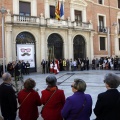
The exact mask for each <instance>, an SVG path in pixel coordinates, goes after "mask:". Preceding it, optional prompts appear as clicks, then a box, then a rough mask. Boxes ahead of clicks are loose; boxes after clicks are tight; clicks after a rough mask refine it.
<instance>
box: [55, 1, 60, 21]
mask: <svg viewBox="0 0 120 120" xmlns="http://www.w3.org/2000/svg"><path fill="white" fill-rule="evenodd" d="M55 18H56V19H57V20H60V9H59V0H58V2H57V4H56V8H55Z"/></svg>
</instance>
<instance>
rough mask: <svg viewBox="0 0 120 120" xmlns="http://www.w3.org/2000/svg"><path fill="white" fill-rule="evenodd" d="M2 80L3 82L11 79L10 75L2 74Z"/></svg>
mask: <svg viewBox="0 0 120 120" xmlns="http://www.w3.org/2000/svg"><path fill="white" fill-rule="evenodd" d="M2 79H3V81H8V80H10V79H11V75H10V73H7V72H6V73H4V74H3V75H2Z"/></svg>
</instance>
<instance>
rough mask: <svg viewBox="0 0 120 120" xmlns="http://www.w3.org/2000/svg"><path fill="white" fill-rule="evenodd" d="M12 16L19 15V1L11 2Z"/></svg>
mask: <svg viewBox="0 0 120 120" xmlns="http://www.w3.org/2000/svg"><path fill="white" fill-rule="evenodd" d="M13 6H14V7H13V14H17V15H18V14H19V0H13Z"/></svg>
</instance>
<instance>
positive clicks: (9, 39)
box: [5, 25, 13, 64]
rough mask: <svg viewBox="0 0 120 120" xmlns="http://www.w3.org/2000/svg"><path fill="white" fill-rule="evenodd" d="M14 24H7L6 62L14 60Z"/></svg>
mask: <svg viewBox="0 0 120 120" xmlns="http://www.w3.org/2000/svg"><path fill="white" fill-rule="evenodd" d="M12 46H13V45H12V25H7V26H6V31H5V55H6V64H7V63H8V62H10V61H12V50H13V49H12Z"/></svg>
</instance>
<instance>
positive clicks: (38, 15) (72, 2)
mask: <svg viewBox="0 0 120 120" xmlns="http://www.w3.org/2000/svg"><path fill="white" fill-rule="evenodd" d="M56 1H57V0H1V1H0V6H4V7H5V8H6V9H7V13H6V14H5V15H4V17H5V24H4V25H5V60H6V61H5V62H6V63H8V62H9V61H14V60H22V59H24V60H28V61H29V62H30V63H31V65H32V67H33V69H34V71H37V72H40V68H41V61H42V59H45V60H48V59H53V58H57V59H63V58H65V59H71V58H72V59H77V58H86V57H88V58H89V60H90V62H91V61H92V59H93V58H100V57H104V56H112V57H114V56H116V55H117V56H120V34H119V33H120V29H119V25H120V9H119V7H120V5H119V3H120V2H119V0H59V7H61V3H62V2H63V10H64V15H63V16H62V17H61V19H60V20H56V19H55V14H54V13H55V9H56V8H55V6H56V5H57V4H56ZM1 19H2V16H1V14H0V23H1V21H2V20H1ZM1 27H2V24H1ZM0 36H1V38H2V31H1V29H0ZM2 57H3V56H2V39H0V60H1V61H2Z"/></svg>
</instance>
